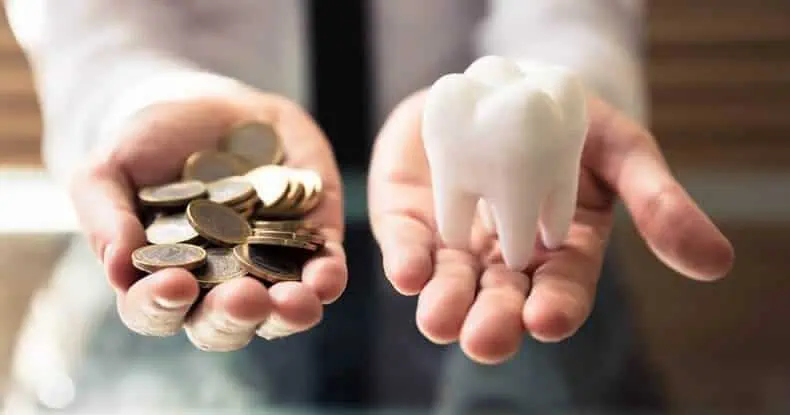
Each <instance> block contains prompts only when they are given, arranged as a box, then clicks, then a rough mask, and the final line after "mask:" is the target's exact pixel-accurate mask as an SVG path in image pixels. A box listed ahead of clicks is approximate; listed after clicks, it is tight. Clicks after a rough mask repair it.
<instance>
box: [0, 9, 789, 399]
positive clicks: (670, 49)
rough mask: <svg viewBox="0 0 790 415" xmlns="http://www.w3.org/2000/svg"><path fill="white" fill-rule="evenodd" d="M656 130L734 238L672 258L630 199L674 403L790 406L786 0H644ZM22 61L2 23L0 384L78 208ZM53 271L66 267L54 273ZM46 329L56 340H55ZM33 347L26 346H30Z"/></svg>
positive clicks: (638, 302)
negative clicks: (44, 161)
mask: <svg viewBox="0 0 790 415" xmlns="http://www.w3.org/2000/svg"><path fill="white" fill-rule="evenodd" d="M649 4H650V11H649V41H650V45H649V60H648V63H649V65H648V76H649V81H650V91H651V97H652V115H651V118H652V128H653V131H654V132H655V134H656V136H657V137H658V139H659V142H660V144H661V145H662V147H663V150H664V151H665V152H666V155H667V157H668V159H669V162H670V164H671V166H672V168H673V169H674V170H675V172H676V173H677V174H678V176H679V178H680V179H681V182H682V183H683V184H684V185H686V186H687V188H688V189H689V191H690V192H691V194H692V195H693V196H694V197H695V198H696V199H697V200H698V201H699V202H700V204H701V206H702V207H703V209H704V210H706V211H707V212H708V213H709V214H711V216H712V217H713V219H714V221H715V222H717V223H718V224H719V225H720V226H721V227H722V229H723V230H724V232H725V234H727V236H729V237H730V238H731V240H732V241H733V243H734V245H735V250H736V263H735V269H734V271H733V273H732V274H731V275H730V277H729V278H727V279H725V280H724V281H722V282H718V283H715V284H712V285H708V284H705V285H704V284H700V283H693V282H690V281H686V280H684V279H683V278H681V277H680V276H678V275H676V274H674V273H673V272H671V271H669V270H667V269H666V268H664V267H663V266H662V265H661V264H660V263H659V262H658V261H657V260H656V259H654V258H653V257H652V255H651V254H650V253H649V252H648V251H647V249H646V247H645V246H644V244H643V243H642V241H641V240H640V239H639V237H638V236H637V235H636V234H635V232H634V230H633V226H632V224H631V223H629V222H628V220H627V219H626V217H625V216H624V215H623V214H622V213H621V214H620V215H619V218H618V219H619V220H618V223H617V226H616V232H615V238H614V242H613V243H614V244H615V247H616V249H617V250H619V251H620V252H621V255H620V258H621V260H622V261H623V262H624V265H625V267H626V274H627V277H628V278H627V286H628V289H629V293H630V295H631V302H632V304H633V306H634V308H633V312H634V313H636V315H637V319H638V321H639V322H640V325H639V327H640V329H641V330H642V331H643V332H644V335H645V336H646V338H647V340H648V349H649V352H650V358H651V361H652V362H653V363H654V364H655V365H656V367H657V368H658V370H659V371H660V373H661V374H662V375H663V376H664V377H665V381H666V387H667V389H668V392H669V395H670V399H671V404H672V407H673V408H674V409H675V410H677V411H678V412H680V411H688V410H695V409H701V408H706V409H711V408H720V409H727V410H734V409H736V410H743V411H746V412H747V413H768V412H772V413H790V353H788V351H790V275H789V274H790V260H789V259H788V258H790V254H789V253H788V247H790V141H788V140H790V2H788V1H784V0H773V1H772V0H761V1H754V0H750V1H745V0H740V1H739V0H697V1H694V2H689V1H685V0H661V1H653V2H649ZM32 85H33V84H32V80H31V78H30V75H29V73H28V67H27V63H26V61H25V59H24V57H23V55H22V54H21V52H20V51H19V49H18V47H17V45H16V43H15V41H14V39H13V38H12V36H11V34H10V32H9V31H8V28H7V25H6V23H5V20H4V19H3V21H2V22H0V388H1V387H2V385H3V383H4V382H3V380H5V379H7V373H8V371H9V370H10V367H11V363H10V361H11V360H10V359H11V357H12V354H13V352H14V347H15V342H16V338H17V337H16V336H17V333H18V331H19V329H20V327H21V325H22V322H23V321H24V320H23V319H24V317H25V316H26V315H28V312H29V311H30V310H32V309H34V307H32V306H31V304H30V298H31V296H32V293H33V292H34V291H35V290H37V289H40V288H41V287H44V285H45V284H46V283H48V282H50V281H51V280H52V278H53V275H55V274H56V273H59V275H60V274H63V273H64V272H72V273H73V274H75V275H67V276H61V277H59V278H62V280H63V281H68V283H69V284H80V283H81V280H80V278H81V276H82V275H79V274H82V273H80V272H74V271H68V270H70V269H79V267H67V266H64V265H63V261H64V252H65V249H66V247H67V242H68V240H69V237H70V233H71V232H73V231H74V230H75V222H74V217H73V215H72V213H71V211H70V210H69V205H68V203H67V199H66V198H65V195H64V194H63V193H62V191H61V190H59V189H58V188H57V187H55V186H54V185H53V184H52V182H51V181H50V180H49V178H48V177H47V175H46V174H45V173H44V172H43V170H42V166H41V158H40V154H39V149H40V138H39V137H40V131H41V126H40V121H39V115H38V103H37V100H36V97H35V95H34V91H33V89H32ZM56 271H57V272H56ZM44 342H45V340H44ZM26 347H27V346H26Z"/></svg>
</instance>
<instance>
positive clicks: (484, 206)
mask: <svg viewBox="0 0 790 415" xmlns="http://www.w3.org/2000/svg"><path fill="white" fill-rule="evenodd" d="M477 212H478V214H479V215H480V221H481V222H482V223H483V228H484V229H485V230H486V231H487V232H488V233H496V222H495V221H494V211H493V210H492V209H491V205H490V204H488V202H486V200H485V199H480V200H479V201H478V202H477Z"/></svg>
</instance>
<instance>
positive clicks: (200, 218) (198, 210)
mask: <svg viewBox="0 0 790 415" xmlns="http://www.w3.org/2000/svg"><path fill="white" fill-rule="evenodd" d="M187 220H189V224H190V225H192V227H193V228H195V230H196V231H197V232H198V234H200V236H202V237H203V238H205V239H207V240H208V241H210V242H213V243H215V244H217V245H220V246H223V245H238V244H241V243H244V242H245V241H246V240H247V237H248V236H250V234H252V229H251V228H250V224H249V223H247V220H246V219H245V218H243V217H242V216H241V215H239V214H238V213H236V211H234V210H233V209H231V208H229V207H227V206H224V205H220V204H219V203H214V202H212V201H210V200H195V201H194V202H192V203H190V204H189V206H187Z"/></svg>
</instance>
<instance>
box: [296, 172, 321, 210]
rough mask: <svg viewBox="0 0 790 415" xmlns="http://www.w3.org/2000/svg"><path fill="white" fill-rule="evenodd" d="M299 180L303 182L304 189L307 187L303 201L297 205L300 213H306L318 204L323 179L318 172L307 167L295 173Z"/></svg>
mask: <svg viewBox="0 0 790 415" xmlns="http://www.w3.org/2000/svg"><path fill="white" fill-rule="evenodd" d="M297 174H298V176H299V180H301V181H302V184H304V187H305V189H309V191H308V194H307V195H306V196H305V198H304V201H303V202H302V204H301V205H300V206H299V210H300V211H301V212H302V213H307V212H309V211H311V210H313V209H315V208H316V206H318V203H319V202H320V201H321V195H322V192H323V181H322V180H321V176H320V175H319V174H318V172H316V171H313V170H307V169H300V170H299V172H298V173H297Z"/></svg>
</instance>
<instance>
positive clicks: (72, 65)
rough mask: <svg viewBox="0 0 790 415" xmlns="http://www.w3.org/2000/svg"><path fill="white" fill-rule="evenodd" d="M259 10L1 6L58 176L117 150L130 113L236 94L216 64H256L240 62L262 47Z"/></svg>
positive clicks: (102, 2) (197, 2)
mask: <svg viewBox="0 0 790 415" xmlns="http://www.w3.org/2000/svg"><path fill="white" fill-rule="evenodd" d="M257 3H259V2H257V1H255V0H235V1H227V2H226V1H205V0H190V1H159V0H80V1H78V2H73V1H63V0H5V7H6V13H7V16H8V20H9V23H10V25H11V29H12V31H13V33H14V35H15V37H16V39H17V41H18V42H19V44H20V45H21V46H22V48H23V50H24V51H25V53H26V55H27V57H28V61H29V62H30V66H31V69H32V72H33V77H34V81H35V84H36V89H37V93H38V96H39V102H40V105H41V112H42V120H43V131H44V135H43V138H42V142H43V144H42V156H43V159H44V162H45V164H46V166H47V168H48V169H49V170H50V172H51V173H52V174H53V176H54V177H55V179H57V180H67V179H68V177H69V176H70V173H71V172H72V170H73V169H74V168H75V167H76V165H77V164H79V163H80V162H82V160H84V156H85V154H86V153H87V152H88V151H90V150H93V149H95V148H96V147H103V146H113V145H114V144H115V143H114V140H116V139H117V137H118V136H119V134H117V133H116V132H117V129H118V128H120V126H121V125H122V123H123V122H124V121H125V120H126V119H127V118H128V116H129V115H131V114H133V113H135V112H137V111H138V110H140V109H142V108H144V107H146V106H148V105H150V104H153V103H155V102H160V101H165V100H175V99H182V98H187V97H194V96H207V95H217V94H226V93H229V92H231V91H233V90H234V89H235V88H240V87H242V84H241V82H239V81H236V79H237V77H236V76H233V75H236V74H232V70H226V71H223V70H222V69H223V66H222V65H223V63H226V62H229V61H230V60H231V57H232V56H233V55H234V53H235V57H236V58H237V60H240V61H242V62H241V64H242V65H244V64H247V66H248V67H251V68H254V67H255V65H254V64H250V62H244V61H243V59H238V56H239V55H241V56H257V55H255V54H250V53H245V48H247V47H252V46H250V45H249V44H250V43H251V42H253V41H258V40H259V37H258V36H255V35H250V32H251V30H252V29H253V28H254V27H255V26H257V23H256V22H255V21H254V18H253V17H254V16H256V14H258V12H259V11H260V10H259V8H258V7H257V6H256V4H257ZM253 9H256V10H253ZM231 52H234V53H231ZM217 69H220V70H217ZM224 69H227V68H224ZM258 69H260V68H258Z"/></svg>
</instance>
